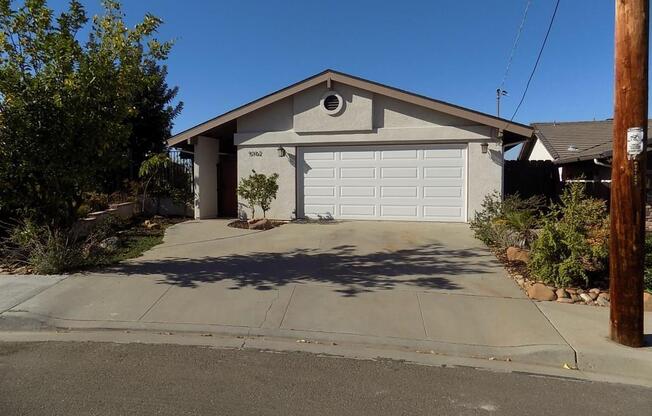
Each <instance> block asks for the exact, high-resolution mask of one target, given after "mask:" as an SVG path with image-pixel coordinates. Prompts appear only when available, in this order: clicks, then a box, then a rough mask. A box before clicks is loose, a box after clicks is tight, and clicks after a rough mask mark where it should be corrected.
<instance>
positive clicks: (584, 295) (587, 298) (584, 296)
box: [580, 293, 593, 303]
mask: <svg viewBox="0 0 652 416" xmlns="http://www.w3.org/2000/svg"><path fill="white" fill-rule="evenodd" d="M580 298H582V300H583V301H584V302H586V303H589V302H593V299H591V296H589V295H588V294H586V293H580Z"/></svg>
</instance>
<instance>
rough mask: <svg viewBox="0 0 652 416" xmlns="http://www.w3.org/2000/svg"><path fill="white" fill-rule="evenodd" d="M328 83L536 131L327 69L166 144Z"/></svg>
mask: <svg viewBox="0 0 652 416" xmlns="http://www.w3.org/2000/svg"><path fill="white" fill-rule="evenodd" d="M328 80H332V81H335V82H340V83H342V84H347V85H351V86H353V87H357V88H360V89H365V90H369V91H371V92H373V93H377V94H381V95H386V96H389V97H392V98H396V99H398V100H401V101H406V102H409V103H412V104H415V105H419V106H421V107H425V108H429V109H431V110H434V111H439V112H443V113H446V114H450V115H453V116H456V117H460V118H465V119H469V120H473V121H475V122H477V123H479V124H483V125H487V126H489V127H494V128H496V129H500V130H505V131H510V132H512V133H514V134H517V135H520V136H523V137H530V136H532V132H533V129H532V127H530V126H527V125H524V124H520V123H515V122H513V121H510V120H506V119H502V118H498V117H495V116H492V115H489V114H485V113H481V112H478V111H475V110H471V109H468V108H464V107H460V106H457V105H454V104H450V103H447V102H444V101H439V100H435V99H433V98H429V97H426V96H423V95H419V94H415V93H411V92H407V91H404V90H400V89H398V88H394V87H390V86H387V85H384V84H380V83H377V82H374V81H369V80H365V79H362V78H358V77H354V76H352V75H348V74H344V73H341V72H337V71H333V70H326V71H323V72H320V73H319V74H316V75H313V76H312V77H309V78H306V79H304V80H303V81H299V82H297V83H295V84H292V85H290V86H288V87H285V88H283V89H281V90H278V91H276V92H273V93H271V94H268V95H266V96H264V97H261V98H259V99H257V100H254V101H251V102H249V103H247V104H244V105H242V106H240V107H237V108H235V109H233V110H231V111H228V112H226V113H224V114H221V115H219V116H217V117H215V118H213V119H211V120H208V121H206V122H204V123H201V124H198V125H196V126H194V127H191V128H189V129H187V130H185V131H183V132H181V133H177V134H176V135H174V136H173V137H171V138H170V139H168V141H167V143H168V146H174V145H175V144H178V143H181V142H183V141H185V140H188V139H191V138H193V137H196V136H199V135H201V134H202V133H205V132H206V131H208V130H211V129H213V128H216V127H218V126H220V125H221V124H224V123H227V122H229V121H232V120H234V119H237V118H238V117H241V116H243V115H245V114H248V113H250V112H252V111H255V110H258V109H259V108H262V107H264V106H267V105H269V104H272V103H274V102H276V101H279V100H282V99H284V98H287V97H289V96H291V95H294V94H296V93H298V92H300V91H303V90H305V89H308V88H310V87H313V86H315V85H319V84H321V83H323V82H327V81H328Z"/></svg>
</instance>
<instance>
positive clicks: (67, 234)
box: [3, 222, 84, 274]
mask: <svg viewBox="0 0 652 416" xmlns="http://www.w3.org/2000/svg"><path fill="white" fill-rule="evenodd" d="M3 243H4V245H5V247H6V251H5V253H3V254H4V255H5V256H7V257H9V258H10V259H11V260H12V261H13V262H16V263H19V264H25V265H26V266H28V267H29V268H31V269H33V270H34V271H35V272H36V273H38V274H57V273H62V272H66V271H70V270H74V269H76V268H78V267H79V266H80V265H81V264H82V263H83V261H84V256H83V254H82V253H83V250H82V249H83V245H82V243H81V242H80V240H79V238H78V237H77V236H76V235H75V234H74V233H73V232H71V231H67V230H61V229H57V228H51V227H47V226H40V225H35V224H34V223H32V222H24V223H22V224H20V225H18V226H16V227H15V228H14V229H13V230H12V232H11V234H10V236H9V238H8V241H6V242H3Z"/></svg>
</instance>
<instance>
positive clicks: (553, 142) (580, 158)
mask: <svg viewBox="0 0 652 416" xmlns="http://www.w3.org/2000/svg"><path fill="white" fill-rule="evenodd" d="M532 127H533V128H534V135H533V136H532V138H531V139H530V140H528V141H527V142H525V143H524V144H523V146H522V147H521V150H520V153H519V155H518V160H551V161H552V162H553V163H554V164H555V165H558V166H559V173H560V179H561V180H563V181H568V180H585V181H588V182H594V183H600V182H602V183H609V182H610V181H611V155H612V142H613V140H612V136H613V134H612V132H613V120H611V119H609V120H601V121H572V122H563V123H557V122H552V123H533V124H532ZM648 131H649V128H648ZM648 159H649V158H648Z"/></svg>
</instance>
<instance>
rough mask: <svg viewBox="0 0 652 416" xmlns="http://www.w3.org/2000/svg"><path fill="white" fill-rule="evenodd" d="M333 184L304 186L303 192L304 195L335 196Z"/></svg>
mask: <svg viewBox="0 0 652 416" xmlns="http://www.w3.org/2000/svg"><path fill="white" fill-rule="evenodd" d="M335 189H336V188H335V187H334V186H306V188H305V190H304V194H305V195H306V196H330V197H333V196H335Z"/></svg>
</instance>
